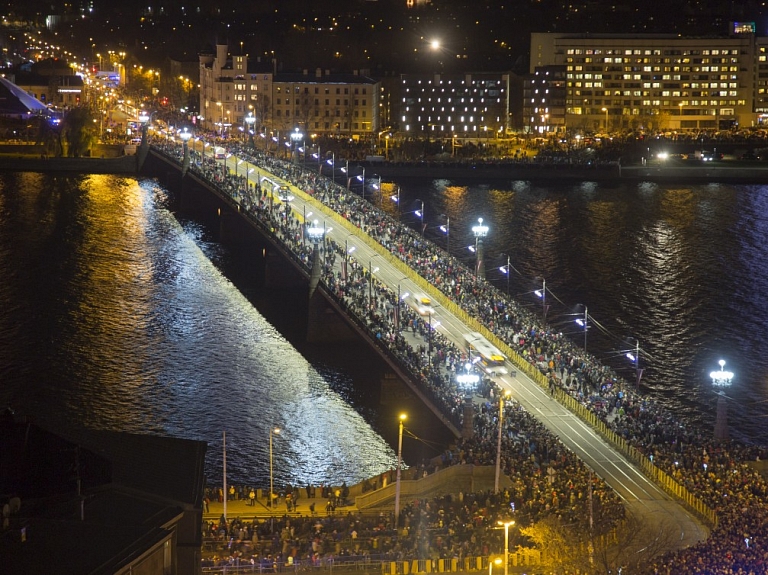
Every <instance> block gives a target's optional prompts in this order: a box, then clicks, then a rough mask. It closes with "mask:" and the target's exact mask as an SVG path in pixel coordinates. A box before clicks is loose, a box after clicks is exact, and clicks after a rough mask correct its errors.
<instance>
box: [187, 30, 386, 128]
mask: <svg viewBox="0 0 768 575" xmlns="http://www.w3.org/2000/svg"><path fill="white" fill-rule="evenodd" d="M379 97H380V94H379V83H378V82H377V81H376V80H373V79H372V78H369V77H367V76H366V75H364V74H360V73H350V74H337V73H331V72H330V71H328V70H325V71H324V70H321V69H317V70H314V71H312V72H310V71H308V70H304V71H303V72H298V73H283V72H280V73H278V71H277V69H276V65H275V63H274V62H271V63H266V62H261V61H259V60H249V58H248V56H247V55H236V56H231V57H230V56H229V55H228V53H227V46H226V45H218V46H216V54H201V55H200V115H201V116H202V119H201V120H202V123H203V126H204V127H205V128H207V129H210V130H216V131H217V132H219V133H220V134H222V135H228V134H229V133H231V132H232V131H238V130H240V128H242V129H247V126H248V125H249V124H252V125H253V128H254V129H255V130H256V131H258V132H261V133H269V132H271V133H273V134H276V133H278V132H279V133H282V134H288V133H292V132H295V131H297V130H298V131H301V132H303V133H306V134H308V135H309V134H317V135H332V136H349V137H352V138H366V139H367V138H371V137H373V136H374V135H376V133H377V130H378V129H379Z"/></svg>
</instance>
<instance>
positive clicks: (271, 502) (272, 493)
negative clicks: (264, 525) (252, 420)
mask: <svg viewBox="0 0 768 575" xmlns="http://www.w3.org/2000/svg"><path fill="white" fill-rule="evenodd" d="M278 433H280V428H279V427H270V428H269V513H270V515H271V516H272V518H274V516H275V513H274V511H275V482H274V474H273V472H272V436H273V435H275V434H278ZM224 497H226V494H224ZM272 528H274V521H273V522H272Z"/></svg>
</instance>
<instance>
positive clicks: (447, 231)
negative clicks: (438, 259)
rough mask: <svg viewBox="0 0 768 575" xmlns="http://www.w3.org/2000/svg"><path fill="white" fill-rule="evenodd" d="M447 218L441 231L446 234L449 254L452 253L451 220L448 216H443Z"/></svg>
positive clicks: (446, 247)
mask: <svg viewBox="0 0 768 575" xmlns="http://www.w3.org/2000/svg"><path fill="white" fill-rule="evenodd" d="M443 216H445V225H442V226H440V231H441V232H443V233H444V234H445V252H446V253H447V254H450V253H451V218H450V216H448V214H443Z"/></svg>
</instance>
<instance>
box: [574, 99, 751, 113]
mask: <svg viewBox="0 0 768 575" xmlns="http://www.w3.org/2000/svg"><path fill="white" fill-rule="evenodd" d="M743 103H744V101H743V100H730V101H727V102H726V101H718V100H709V101H708V100H701V101H699V100H692V101H691V105H693V106H715V107H717V106H740V105H743ZM594 104H595V105H600V101H599V100H596V101H595V102H594ZM604 104H605V105H606V106H611V107H612V109H615V108H618V107H621V106H642V107H644V108H651V109H653V110H658V111H659V112H660V111H661V110H663V109H666V111H667V112H668V113H669V114H670V115H673V116H682V114H680V111H679V110H676V109H675V108H677V106H675V105H674V102H671V103H670V102H669V101H662V100H605V102H604ZM567 105H568V106H569V107H568V111H567V113H568V114H578V115H593V116H597V115H605V112H604V111H603V109H601V108H582V107H581V106H573V102H572V101H571V100H569V101H568V102H567ZM689 111H690V112H691V113H690V114H687V115H688V116H709V115H714V114H715V110H714V109H712V108H710V109H697V110H689ZM659 112H656V113H659ZM720 115H722V116H733V115H734V108H720Z"/></svg>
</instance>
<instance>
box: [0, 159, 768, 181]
mask: <svg viewBox="0 0 768 575" xmlns="http://www.w3.org/2000/svg"><path fill="white" fill-rule="evenodd" d="M357 165H359V166H361V167H365V169H366V170H370V172H369V173H372V174H375V175H376V176H380V177H382V178H385V179H396V178H422V179H450V180H458V181H461V180H466V181H472V180H486V181H487V180H512V181H530V182H536V183H538V182H542V183H558V182H564V183H575V182H585V181H587V182H603V183H610V184H620V183H622V182H629V183H636V182H656V183H682V184H701V183H727V184H768V164H765V165H744V164H741V163H734V164H733V165H729V163H727V162H723V163H720V164H716V165H715V164H710V165H693V166H676V165H665V166H619V165H618V164H616V163H613V164H606V165H599V166H573V165H569V164H538V163H530V164H512V163H498V164H494V163H487V164H486V163H467V164H456V163H442V162H420V163H412V164H403V163H389V164H387V163H378V162H377V163H372V162H360V163H359V164H357ZM0 171H3V172H41V173H46V172H70V173H84V174H138V173H139V170H138V157H137V156H120V157H112V158H64V157H59V158H40V157H39V156H30V155H16V154H13V155H0Z"/></svg>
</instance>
